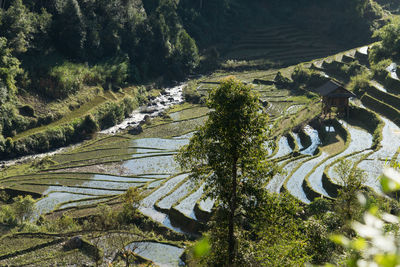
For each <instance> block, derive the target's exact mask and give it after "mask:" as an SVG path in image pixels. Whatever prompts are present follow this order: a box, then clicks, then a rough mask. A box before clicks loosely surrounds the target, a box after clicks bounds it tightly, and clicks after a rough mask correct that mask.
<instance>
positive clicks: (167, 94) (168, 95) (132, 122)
mask: <svg viewBox="0 0 400 267" xmlns="http://www.w3.org/2000/svg"><path fill="white" fill-rule="evenodd" d="M185 85H186V84H181V85H178V86H175V87H172V88H167V89H165V90H164V91H163V94H160V95H159V96H158V97H156V98H155V99H154V100H151V101H150V103H149V104H148V106H147V107H140V108H139V109H137V110H135V111H133V112H132V114H131V115H130V116H129V117H128V118H126V119H125V120H123V121H122V122H121V123H119V124H118V125H115V126H113V127H111V128H108V129H105V130H102V131H100V133H103V134H113V133H117V132H119V131H122V130H124V129H126V128H128V127H136V126H138V125H139V123H140V122H141V121H142V120H143V119H144V118H145V116H146V115H148V116H149V117H156V116H158V115H160V113H161V112H163V111H165V110H166V109H167V108H169V107H170V106H172V105H176V104H179V103H182V102H183V96H182V89H183V87H185ZM81 144H82V143H78V144H75V145H70V146H67V147H63V148H58V149H56V150H53V151H50V152H46V153H39V154H35V155H30V156H24V157H21V158H18V159H13V160H8V161H0V164H1V165H4V166H11V165H14V164H17V163H22V162H27V161H30V160H33V159H42V158H44V157H48V156H54V155H55V154H58V153H61V152H65V151H67V150H70V149H73V148H75V147H77V146H79V145H81Z"/></svg>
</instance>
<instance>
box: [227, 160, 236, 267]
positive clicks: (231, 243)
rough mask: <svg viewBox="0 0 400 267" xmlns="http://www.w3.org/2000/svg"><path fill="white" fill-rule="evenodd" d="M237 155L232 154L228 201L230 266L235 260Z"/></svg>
mask: <svg viewBox="0 0 400 267" xmlns="http://www.w3.org/2000/svg"><path fill="white" fill-rule="evenodd" d="M237 160H238V159H237V156H234V158H233V162H232V195H231V201H230V202H231V203H230V214H229V231H228V235H229V236H228V244H229V246H228V263H229V266H232V265H233V263H234V261H235V254H236V253H235V236H234V224H235V222H234V219H235V211H236V205H237V204H236V201H237V199H236V195H237V192H236V191H237V181H236V179H237V166H236V164H237Z"/></svg>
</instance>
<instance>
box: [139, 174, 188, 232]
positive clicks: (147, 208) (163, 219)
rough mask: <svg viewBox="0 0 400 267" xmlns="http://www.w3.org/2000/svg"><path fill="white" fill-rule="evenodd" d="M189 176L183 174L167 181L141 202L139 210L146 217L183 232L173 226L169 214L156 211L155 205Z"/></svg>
mask: <svg viewBox="0 0 400 267" xmlns="http://www.w3.org/2000/svg"><path fill="white" fill-rule="evenodd" d="M187 177H188V174H181V175H178V176H176V177H173V178H171V179H169V180H168V181H166V182H165V183H164V184H163V185H162V186H161V187H159V188H158V189H156V190H155V191H154V192H152V193H151V194H150V195H149V196H147V197H146V198H144V199H143V200H142V201H141V202H140V207H139V210H140V212H142V213H143V214H144V215H146V216H149V217H150V218H152V219H153V220H155V221H157V222H160V223H162V224H164V225H165V226H167V227H169V228H171V229H174V230H176V231H179V232H181V230H180V229H178V228H175V227H173V226H172V225H171V221H170V220H169V217H168V215H167V214H165V213H162V212H159V211H157V210H155V208H154V204H156V202H157V201H158V200H160V199H162V198H163V197H164V196H165V195H167V194H168V193H169V192H170V191H171V190H172V189H173V188H174V187H175V186H176V185H178V184H179V183H180V182H182V181H183V180H185V179H186V178H187Z"/></svg>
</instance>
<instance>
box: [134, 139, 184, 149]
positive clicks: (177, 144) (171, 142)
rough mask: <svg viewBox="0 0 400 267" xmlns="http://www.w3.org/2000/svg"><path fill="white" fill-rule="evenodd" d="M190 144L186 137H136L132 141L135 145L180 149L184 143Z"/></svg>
mask: <svg viewBox="0 0 400 267" xmlns="http://www.w3.org/2000/svg"><path fill="white" fill-rule="evenodd" d="M187 144H189V140H188V139H185V138H176V139H162V138H143V139H134V140H132V142H131V145H132V146H135V147H147V148H152V149H162V150H178V149H179V148H181V147H182V146H184V145H187Z"/></svg>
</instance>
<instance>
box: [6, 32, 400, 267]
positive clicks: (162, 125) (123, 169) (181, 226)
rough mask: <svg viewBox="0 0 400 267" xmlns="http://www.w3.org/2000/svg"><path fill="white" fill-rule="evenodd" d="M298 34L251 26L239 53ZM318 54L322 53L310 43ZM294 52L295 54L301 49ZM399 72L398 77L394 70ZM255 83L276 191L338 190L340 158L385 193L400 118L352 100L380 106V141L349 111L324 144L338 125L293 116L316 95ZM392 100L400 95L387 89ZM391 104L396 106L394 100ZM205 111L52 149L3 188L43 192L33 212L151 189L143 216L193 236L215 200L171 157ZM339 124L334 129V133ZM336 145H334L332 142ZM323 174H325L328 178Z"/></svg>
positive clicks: (145, 249) (356, 53)
mask: <svg viewBox="0 0 400 267" xmlns="http://www.w3.org/2000/svg"><path fill="white" fill-rule="evenodd" d="M280 30H283V29H280ZM294 31H295V30H294V29H293V28H290V27H288V28H286V29H285V30H284V33H283V34H282V37H278V36H277V35H276V33H274V31H263V30H253V32H251V33H249V37H248V38H249V39H248V40H251V42H253V43H251V42H250V43H246V42H245V40H244V41H243V42H239V43H238V44H237V45H236V48H237V50H238V51H247V50H246V49H252V51H255V48H254V47H253V46H254V45H256V46H258V45H259V46H260V47H261V48H260V51H264V52H265V51H267V50H268V51H273V53H275V52H276V51H275V50H274V49H278V48H274V45H277V46H279V45H278V44H279V41H281V39H280V38H286V39H285V42H292V41H293V44H291V45H292V46H291V45H286V44H285V45H284V46H282V51H284V50H285V49H289V48H294V47H295V48H296V49H297V50H296V51H306V50H307V49H306V48H301V49H300V47H299V46H297V45H296V41H295V40H298V38H300V35H296V34H294ZM250 37H251V38H254V39H250ZM273 38H275V41H272V42H270V44H269V45H268V46H266V45H265V43H264V42H265V41H266V40H274V39H273ZM286 46H287V47H286ZM324 49H325V48H324ZM329 49H330V48H329ZM329 49H328V47H326V50H323V51H322V50H321V51H322V52H321V53H328V52H329V51H331V50H329ZM274 51H275V52H274ZM313 51H319V50H318V49H317V50H315V49H313ZM332 51H333V50H332ZM264 52H263V53H264ZM282 53H283V52H282ZM293 53H294V54H293V55H295V52H293ZM366 53H367V48H366V47H364V48H360V49H358V50H352V51H348V52H346V53H345V54H346V56H343V55H339V56H338V55H336V56H333V57H332V58H328V59H324V60H319V61H317V62H315V64H313V66H314V67H315V66H316V67H317V69H319V70H320V71H321V74H323V73H327V74H328V75H332V73H331V72H332V69H330V70H329V71H328V70H327V69H324V66H326V64H324V62H331V61H332V60H334V59H337V58H340V60H341V61H340V62H341V63H343V64H347V62H352V61H353V60H355V59H356V58H357V57H362V56H363V55H364V56H366ZM239 54H240V53H239ZM314 55H315V54H314ZM305 56H307V53H305ZM310 66H311V64H310ZM274 73H276V71H275V72H271V73H262V74H260V73H259V74H257V75H256V76H257V77H258V78H263V77H269V78H268V79H269V80H271V79H270V78H271V77H272V79H273V77H274V75H275V74H274ZM243 77H244V79H247V82H249V83H250V82H252V79H250V78H249V77H250V75H249V74H243ZM392 77H393V79H397V78H396V76H394V75H392ZM207 79H208V80H207ZM207 79H206V80H205V81H209V82H215V81H216V80H217V76H214V77H209V78H207ZM372 85H374V86H375V87H376V88H377V89H378V90H379V91H380V92H382V93H384V94H389V93H390V94H392V93H393V92H394V90H393V89H392V88H390V87H387V86H381V85H380V84H379V82H377V81H375V82H373V83H372ZM211 87H212V86H211V85H210V84H207V83H204V80H201V81H200V82H199V88H200V89H201V90H200V91H202V92H204V93H206V92H208V91H209V90H210V89H211ZM254 90H257V91H258V92H259V93H260V95H261V97H262V100H263V103H264V104H265V106H266V110H267V111H268V112H269V114H270V116H271V118H272V121H273V122H274V124H275V127H276V128H275V129H278V130H281V131H280V132H279V133H278V134H277V135H276V136H275V138H276V139H275V140H276V148H275V150H274V151H271V155H270V157H269V160H272V161H273V162H274V163H275V164H277V165H279V166H280V167H281V169H282V170H284V171H283V172H282V173H279V174H277V175H275V176H274V177H272V179H271V180H270V181H268V180H267V179H266V181H265V187H266V189H268V190H269V191H271V192H281V191H287V192H289V193H290V194H292V195H293V196H295V197H296V198H298V199H299V200H300V201H302V202H304V203H310V201H312V200H313V198H314V197H316V196H320V195H323V196H326V197H332V192H330V191H329V188H326V180H324V179H328V180H329V181H330V182H331V183H333V184H340V181H339V180H338V179H337V175H336V173H335V172H334V168H335V166H337V162H338V160H339V159H342V158H346V159H350V160H352V161H354V162H355V163H356V164H358V167H360V168H361V169H363V170H366V171H367V174H368V177H367V181H366V182H365V185H367V186H369V187H371V188H373V189H374V190H376V191H379V190H380V186H379V184H378V183H377V178H378V177H379V176H380V173H381V170H382V167H383V163H384V161H385V160H386V159H388V158H391V157H393V156H395V155H397V154H396V153H398V152H399V144H400V127H399V123H400V122H399V121H396V118H387V117H385V114H382V113H381V110H379V109H377V108H375V107H374V105H371V104H369V102H365V101H364V100H362V101H361V102H360V101H354V102H358V103H360V104H359V106H360V107H361V108H364V109H367V110H368V111H369V112H370V109H371V110H373V111H375V112H377V113H378V115H377V116H378V118H380V119H381V120H382V122H383V123H384V126H383V129H382V132H381V135H382V140H381V142H380V147H379V146H378V147H377V148H375V147H374V146H373V144H374V142H375V139H374V138H376V136H374V137H373V136H372V134H371V133H372V132H373V129H369V128H367V127H365V125H366V124H365V121H360V124H358V123H357V124H353V122H354V120H357V118H352V120H350V121H349V122H347V121H344V120H340V123H341V124H342V125H343V128H344V129H345V130H346V131H347V142H346V143H345V145H343V144H340V142H337V145H338V146H341V147H340V149H337V150H335V151H334V152H332V151H330V150H329V149H328V148H327V145H326V144H324V143H323V142H322V141H321V140H323V138H322V134H325V135H326V132H327V131H328V132H329V131H331V130H332V128H331V127H330V128H328V129H327V128H325V127H324V125H319V126H320V128H318V127H316V126H315V128H313V127H311V126H310V125H308V123H309V124H311V125H313V126H314V124H312V123H311V122H310V120H311V119H312V118H313V117H309V118H307V119H304V121H296V119H299V117H300V116H299V114H300V113H307V109H310V108H309V107H308V108H306V107H305V106H307V105H315V103H314V102H311V100H309V99H307V98H306V97H302V96H297V95H293V94H292V93H293V92H292V91H291V90H289V89H287V90H285V89H279V90H278V89H277V88H276V87H275V86H273V85H262V84H256V85H255V88H254ZM391 92H392V93H391ZM393 95H395V94H394V93H393ZM396 96H398V95H396ZM385 97H388V99H392V100H393V99H394V100H395V98H393V96H390V95H389V96H388V95H385ZM394 100H393V101H394ZM385 103H386V104H387V105H389V106H391V107H393V108H396V109H397V107H396V106H394V105H393V103H391V102H390V100H389V101H386V102H385ZM315 106H316V105H315ZM207 112H208V109H207V108H205V107H202V106H186V107H185V108H182V109H179V108H178V109H176V110H175V111H174V110H172V111H171V112H169V113H168V116H165V118H163V119H161V118H155V119H153V120H152V122H151V123H150V124H144V125H143V128H144V131H143V132H142V133H140V134H138V135H130V134H114V135H106V136H104V137H100V138H98V139H96V140H93V141H89V142H86V143H84V144H81V145H79V146H76V147H73V148H71V149H70V150H68V151H65V152H62V153H58V154H56V155H51V156H52V157H51V159H52V160H53V161H54V162H55V164H53V165H50V166H49V167H47V168H46V169H43V170H41V171H40V172H38V173H31V174H24V175H13V176H8V177H3V178H2V179H1V180H0V186H2V187H5V188H8V189H14V190H22V191H27V192H33V193H37V194H40V195H42V196H43V197H42V198H40V199H39V200H38V202H37V214H36V218H37V216H39V215H41V214H46V213H50V212H52V211H57V210H65V209H77V210H78V209H81V208H82V207H87V206H96V205H98V204H99V203H102V202H107V201H110V200H112V199H113V198H115V197H116V196H118V195H120V194H122V193H123V192H125V191H126V190H127V189H128V188H130V187H139V188H141V189H142V190H143V192H144V193H145V196H144V198H143V199H142V201H141V203H140V205H139V210H140V211H141V213H142V214H144V215H145V216H148V217H149V218H151V219H152V220H153V221H155V222H158V223H159V224H161V225H164V226H165V227H167V228H169V229H172V230H174V231H177V232H181V233H185V234H193V235H195V234H196V233H198V232H199V230H201V229H202V227H203V226H204V221H206V219H207V218H208V217H209V216H210V214H211V213H212V210H213V207H214V205H215V200H213V199H211V198H208V197H207V195H206V194H205V193H206V192H205V190H204V188H205V184H204V183H199V184H194V183H192V181H191V180H190V179H189V173H186V172H185V170H181V169H180V167H179V166H178V164H177V163H176V162H175V160H174V155H176V153H177V151H178V150H179V149H180V148H181V147H182V146H184V145H186V144H188V142H189V138H190V137H191V136H192V135H193V133H194V132H195V130H196V127H198V126H200V125H203V124H204V122H205V120H206V119H207ZM371 114H372V113H371ZM313 116H316V114H314V115H313ZM363 120H365V118H364V119H363ZM396 123H397V124H396ZM295 125H303V126H302V127H300V128H301V129H292V128H290V127H294V126H295ZM356 125H357V126H356ZM285 127H286V128H285ZM282 128H284V129H282ZM317 128H318V130H317ZM114 130H116V129H113V131H114ZM336 130H337V129H334V131H333V133H329V134H332V135H337V133H336V132H335V131H336ZM293 131H296V132H293ZM291 136H292V137H293V138H291ZM292 139H293V140H292ZM345 141H346V140H345ZM293 143H294V144H293ZM334 145H335V143H333V144H331V146H334ZM324 174H326V176H327V177H325V178H324ZM324 181H325V182H324ZM130 246H131V248H132V249H134V250H135V252H136V253H137V254H138V255H141V256H142V257H144V258H148V259H150V260H152V261H153V262H155V263H156V264H159V265H160V266H162V265H165V266H170V265H169V264H172V265H177V264H179V261H178V262H177V259H178V258H179V256H180V255H181V253H182V249H181V248H178V247H175V246H170V245H168V244H161V243H154V242H147V243H140V244H137V243H135V244H131V245H130ZM159 250H165V251H170V250H171V255H173V257H171V258H157V257H158V256H159V254H160V253H155V254H154V255H153V254H152V253H151V252H152V251H159ZM172 258H173V259H172Z"/></svg>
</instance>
